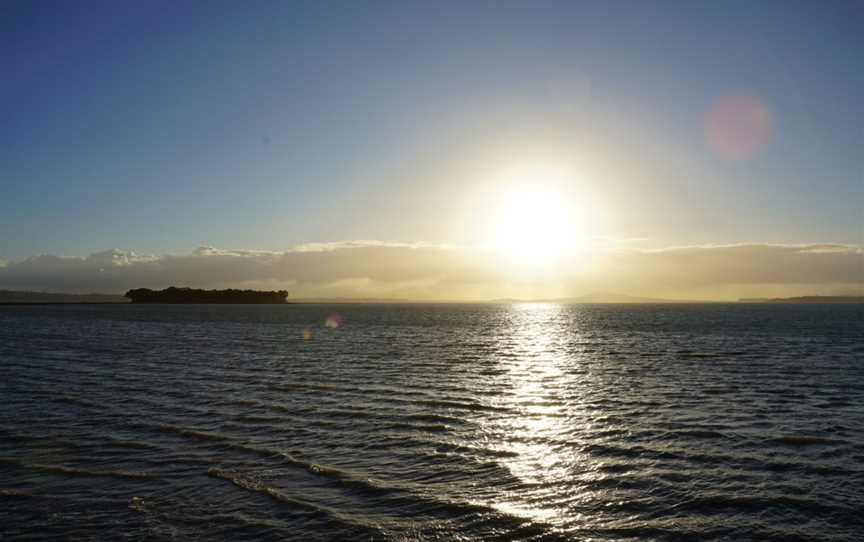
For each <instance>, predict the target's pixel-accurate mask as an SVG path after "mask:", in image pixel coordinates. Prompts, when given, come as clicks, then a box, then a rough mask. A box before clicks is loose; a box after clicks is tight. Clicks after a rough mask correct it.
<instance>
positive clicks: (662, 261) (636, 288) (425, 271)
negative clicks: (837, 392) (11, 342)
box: [0, 241, 864, 300]
mask: <svg viewBox="0 0 864 542" xmlns="http://www.w3.org/2000/svg"><path fill="white" fill-rule="evenodd" d="M171 285H177V286H194V287H201V288H227V287H235V288H264V289H277V288H280V289H281V288H284V289H287V290H289V291H290V292H291V297H292V298H304V297H387V298H403V299H429V300H435V299H452V300H471V299H494V298H502V297H518V298H549V297H567V296H578V295H581V294H585V293H589V292H598V291H603V292H617V293H625V294H629V295H635V296H642V297H663V298H678V299H736V298H738V297H754V296H756V297H765V296H771V297H773V296H787V295H813V294H825V295H861V294H862V293H864V251H862V249H861V247H856V246H850V245H839V244H824V245H760V244H740V245H725V246H690V247H672V248H666V249H659V250H637V249H620V248H617V249H606V250H599V251H597V252H594V253H592V254H589V255H584V256H581V257H579V258H573V259H570V260H568V261H566V262H560V263H559V265H558V266H556V267H555V268H554V269H551V268H550V269H544V270H542V271H534V272H529V271H526V270H524V269H519V268H518V267H516V268H514V266H513V263H512V262H507V261H505V260H503V259H501V258H499V257H498V256H496V255H495V254H494V253H491V252H488V251H483V250H479V249H472V248H464V247H442V246H430V245H407V244H388V243H380V242H374V241H359V242H347V243H332V244H317V245H306V246H301V247H297V248H295V249H293V250H289V251H285V252H273V251H255V250H222V249H216V248H212V247H202V248H199V249H197V250H195V251H194V252H192V253H191V254H186V255H162V256H153V255H140V254H136V253H134V252H125V251H120V250H109V251H105V252H99V253H95V254H91V255H89V256H87V257H62V256H53V255H40V256H34V257H31V258H27V259H25V260H22V261H19V262H0V289H14V290H39V291H54V292H70V293H85V292H105V293H123V292H125V291H126V290H128V289H131V288H138V287H146V288H163V287H167V286H171Z"/></svg>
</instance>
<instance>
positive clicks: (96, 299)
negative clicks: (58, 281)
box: [0, 290, 128, 304]
mask: <svg viewBox="0 0 864 542" xmlns="http://www.w3.org/2000/svg"><path fill="white" fill-rule="evenodd" d="M127 302H128V300H126V299H125V298H124V297H123V296H121V295H111V294H58V293H50V292H19V291H13V290H0V303H6V304H19V303H20V304H31V303H127Z"/></svg>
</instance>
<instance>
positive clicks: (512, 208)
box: [490, 172, 588, 269]
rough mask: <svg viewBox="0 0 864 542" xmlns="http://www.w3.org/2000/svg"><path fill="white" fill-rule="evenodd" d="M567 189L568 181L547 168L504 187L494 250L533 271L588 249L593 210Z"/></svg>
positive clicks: (494, 222) (493, 228)
mask: <svg viewBox="0 0 864 542" xmlns="http://www.w3.org/2000/svg"><path fill="white" fill-rule="evenodd" d="M567 188H568V186H567V182H566V179H562V178H559V177H556V176H552V175H549V174H545V173H543V172H537V173H534V174H527V175H522V176H520V177H518V178H516V179H512V182H507V183H502V184H501V185H499V188H498V190H496V195H495V197H494V198H493V200H494V211H493V216H492V219H491V220H490V232H491V235H490V238H491V239H490V240H491V245H492V247H493V248H494V250H495V251H497V252H498V253H499V254H500V255H502V256H503V257H505V258H506V259H507V260H508V261H509V262H510V263H512V264H515V265H517V266H518V267H521V268H526V269H530V268H540V267H549V266H552V265H554V264H557V263H559V262H561V261H562V260H563V259H565V258H567V257H569V256H571V255H573V254H574V253H575V252H578V251H579V250H580V249H581V248H583V246H584V239H585V236H586V234H587V232H588V227H587V224H586V221H587V220H588V213H587V212H585V211H584V210H580V209H579V206H578V205H577V202H576V201H575V200H574V198H573V195H572V194H571V193H570V191H568V190H567Z"/></svg>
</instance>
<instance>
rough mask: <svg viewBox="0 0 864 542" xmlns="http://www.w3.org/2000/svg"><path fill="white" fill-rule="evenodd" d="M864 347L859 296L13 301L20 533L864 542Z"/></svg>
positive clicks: (11, 438) (10, 518)
mask: <svg viewBox="0 0 864 542" xmlns="http://www.w3.org/2000/svg"><path fill="white" fill-rule="evenodd" d="M331 313H338V315H339V316H333V317H331V318H329V320H328V315H330V314H331ZM325 321H328V322H329V325H331V326H335V327H325V325H324V323H325ZM304 330H306V335H305V337H304ZM862 337H864V307H862V306H860V305H859V306H812V305H811V306H803V305H802V306H772V305H710V306H709V305H705V306H558V305H515V306H508V305H500V306H494V305H493V306H489V305H487V306H481V305H476V306H472V305H448V306H428V305H427V306H423V305H416V306H350V305H341V306H336V305H334V306H323V305H302V306H301V305H296V306H78V307H74V306H70V307H56V306H55V307H0V402H2V406H0V539H2V540H18V539H40V540H42V539H51V538H54V539H62V540H67V539H69V540H118V539H129V540H190V539H195V540H197V539H200V540H730V541H732V540H735V541H738V540H778V541H779V540H783V541H794V540H808V541H809V540H813V541H818V540H825V541H827V540H834V541H839V540H848V541H851V540H861V539H862V538H861V537H862V536H864V535H861V532H862V530H864V512H862V511H864V344H862V342H864V339H862Z"/></svg>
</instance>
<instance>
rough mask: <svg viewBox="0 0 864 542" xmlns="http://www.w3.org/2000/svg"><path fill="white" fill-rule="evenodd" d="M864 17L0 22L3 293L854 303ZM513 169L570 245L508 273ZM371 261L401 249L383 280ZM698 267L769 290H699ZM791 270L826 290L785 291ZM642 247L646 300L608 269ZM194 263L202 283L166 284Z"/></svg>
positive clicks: (223, 10)
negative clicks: (537, 191)
mask: <svg viewBox="0 0 864 542" xmlns="http://www.w3.org/2000/svg"><path fill="white" fill-rule="evenodd" d="M862 21H864V4H862V3H861V2H854V1H853V2H838V1H826V2H795V1H782V2H781V1H765V2H734V1H729V2H717V3H700V2H684V1H681V2H678V1H673V0H668V1H662V2H649V1H638V2H635V1H634V2H626V1H605V2H542V1H535V2H527V1H522V2H507V1H498V2H482V1H477V2H385V1H380V2H377V1H376V2H299V1H297V2H269V1H253V2H219V1H208V2H190V1H179V2H178V1H175V2H161V1H154V2H122V3H118V2H98V1H92V2H86V3H80V2H70V1H54V2H48V1H22V2H18V1H6V2H2V3H0V69H2V74H3V84H2V85H0V171H2V174H0V288H4V287H6V288H24V287H27V288H35V289H46V290H58V291H59V290H62V291H84V290H86V291H119V289H120V288H125V287H127V285H128V287H132V286H135V285H142V286H143V285H152V286H168V285H169V284H171V283H177V282H181V281H185V282H186V283H187V284H188V285H199V286H211V285H242V284H246V285H250V284H252V285H268V284H269V285H277V284H278V285H287V286H289V290H291V289H293V291H296V292H304V293H306V294H308V295H325V294H328V293H333V295H337V294H338V295H348V296H351V295H395V296H400V295H405V296H407V295H411V296H418V297H423V298H426V297H428V298H440V297H455V298H471V297H488V296H491V297H499V295H497V294H501V295H500V296H504V295H515V296H520V295H527V296H531V295H547V294H552V293H554V294H562V295H570V294H577V293H580V292H586V291H589V290H593V289H596V288H602V289H603V290H607V291H608V290H618V291H620V290H622V289H623V290H626V291H624V292H622V293H629V294H632V295H640V294H642V295H646V294H651V295H655V294H662V295H666V296H670V295H671V296H683V297H693V296H712V297H729V298H734V297H735V296H737V295H739V294H749V293H751V291H756V290H759V289H761V290H766V291H767V290H770V291H772V292H778V293H792V294H795V293H818V292H828V291H831V292H849V291H854V290H855V289H856V288H857V287H858V286H857V285H858V284H860V283H861V282H862V279H861V275H858V276H856V275H855V273H854V270H855V269H856V267H855V265H859V264H858V263H856V262H858V261H860V260H861V258H862V256H861V248H860V247H861V246H862V245H864V233H862V232H864V229H862V224H864V158H862V154H861V149H862V144H864V137H862V136H864V131H862V126H864V108H862V104H861V97H862V96H864V69H862V68H864V66H862V60H861V54H860V51H862V50H864V28H862ZM550 171H554V172H555V173H554V174H550V173H549V172H550ZM513 172H528V173H526V174H523V175H522V176H521V177H520V178H519V180H518V182H519V183H521V184H522V185H523V188H524V186H525V185H531V184H532V183H533V184H538V185H542V184H553V185H555V190H556V192H555V194H556V195H554V196H552V198H551V199H553V200H554V199H562V200H563V199H566V200H567V202H568V203H567V206H566V213H567V215H568V219H567V221H566V223H563V222H562V224H563V225H562V226H561V227H560V228H559V227H557V226H556V230H562V231H556V233H555V234H554V235H553V236H550V237H549V238H550V239H551V240H552V244H554V245H555V246H561V247H563V245H565V244H568V243H571V244H578V245H579V250H578V251H577V252H579V254H578V255H574V254H573V253H571V252H569V251H565V250H564V249H563V248H561V250H560V252H561V254H556V255H555V258H551V259H549V261H546V262H545V264H544V265H543V266H541V267H542V269H533V270H528V269H524V268H522V269H511V270H510V271H508V270H507V269H506V268H507V264H506V262H504V263H502V261H501V258H497V259H496V257H494V256H493V255H490V253H489V252H488V251H486V250H485V249H484V248H483V247H484V246H485V244H488V242H489V240H490V238H494V237H495V233H494V231H493V233H491V234H490V230H496V229H497V230H499V232H500V231H508V232H512V231H513V230H514V225H520V224H529V223H533V222H536V221H537V220H536V219H542V216H543V215H544V214H548V213H546V212H544V211H545V209H544V208H543V205H542V204H541V205H540V207H541V208H540V209H539V210H535V212H534V214H531V213H522V215H523V216H521V217H519V216H511V217H510V219H509V220H510V224H505V225H502V224H501V219H500V217H498V214H500V209H498V208H497V207H496V206H497V205H498V204H497V203H496V202H498V201H499V199H500V198H499V197H498V196H499V195H500V193H502V192H503V191H505V190H507V189H509V188H508V186H509V184H512V183H511V181H512V178H513V177H514V175H513ZM496 213H498V214H496ZM519 214H520V211H519V207H518V204H517V206H516V208H515V210H512V211H511V215H519ZM496 217H498V218H496ZM574 217H575V218H574ZM505 221H506V220H505ZM526 227H527V226H526ZM526 231H528V232H529V233H530V234H531V235H526V236H521V237H520V238H519V239H520V241H519V242H520V243H523V244H524V243H530V242H531V241H530V239H531V238H532V235H533V232H532V231H531V230H526ZM538 235H542V232H540V233H539V234H538ZM523 237H524V239H523ZM536 237H537V236H536V235H535V236H534V238H536ZM586 239H587V240H588V241H586ZM202 247H203V248H202ZM381 247H388V249H389V250H391V251H397V252H398V251H403V252H405V255H404V257H401V256H398V257H397V256H394V255H393V254H390V253H388V258H392V261H389V260H386V259H385V260H383V261H376V262H375V265H373V267H375V266H380V267H382V268H383V269H384V270H386V272H384V274H383V275H382V276H379V274H380V273H379V271H373V270H372V268H369V267H368V266H367V265H366V264H365V263H363V262H364V260H363V256H362V255H361V253H363V254H365V253H371V252H375V251H380V250H381ZM825 247H830V250H829V249H826V248H825ZM709 249H713V250H714V251H715V253H716V254H724V255H726V256H729V254H728V252H724V251H728V250H732V249H735V250H737V249H742V250H744V252H747V251H748V250H750V251H751V252H747V254H749V255H748V256H747V257H746V258H745V260H746V262H747V265H751V264H752V265H756V264H759V265H762V266H764V267H765V269H764V271H765V273H768V274H767V275H765V276H762V275H759V273H756V275H759V276H758V277H757V276H756V275H754V276H752V277H751V276H748V277H742V276H740V275H737V274H736V270H737V269H740V266H736V265H735V264H734V263H733V262H734V258H732V259H729V260H722V259H721V260H720V261H721V262H725V263H727V264H728V265H729V266H730V267H728V268H727V269H725V271H724V268H723V265H721V266H720V269H719V270H712V271H711V272H710V273H709V272H708V270H707V269H703V268H702V267H700V265H702V264H700V263H699V262H698V261H696V260H698V258H696V257H695V256H693V255H694V254H704V251H706V250H709ZM757 249H758V250H757ZM418 250H420V251H421V252H423V251H425V252H424V254H426V253H427V252H428V253H434V254H437V255H438V256H436V258H437V259H435V261H434V262H432V261H430V260H429V259H428V258H429V256H428V255H420V253H418ZM568 250H569V248H568ZM753 250H756V252H752V251H753ZM788 250H791V251H793V252H795V253H796V254H805V255H810V256H813V255H814V254H815V255H818V256H813V257H815V258H817V259H818V262H815V263H812V265H813V266H815V268H818V269H821V270H822V274H821V275H818V276H817V275H811V274H809V273H810V272H809V271H805V269H810V268H809V267H808V266H810V265H811V264H810V263H806V264H805V263H803V262H799V261H797V260H795V266H796V267H794V268H789V269H788V273H787V274H786V275H784V276H775V275H776V268H777V266H778V264H779V263H780V261H781V260H779V259H777V258H781V256H779V254H781V253H782V254H786V252H784V251H788ZM370 251H371V252H370ZM676 251H678V252H676ZM760 251H761V252H760ZM796 251H797V252H796ZM733 252H734V250H733ZM316 253H320V254H317V255H316ZM826 253H830V254H832V255H835V256H836V255H837V254H845V255H847V256H849V257H850V258H851V261H852V262H853V265H852V267H851V268H850V269H852V271H851V272H852V275H851V276H850V275H849V273H850V271H849V269H846V268H845V267H843V266H844V265H847V263H848V262H847V263H841V262H827V263H826V261H823V259H820V258H823V256H824V255H825V254H826ZM337 254H339V255H344V254H348V255H351V257H349V258H347V260H344V261H342V260H340V261H339V263H333V264H332V265H338V266H340V269H339V272H338V273H336V272H329V271H327V272H325V270H324V269H320V268H318V267H315V266H314V265H312V264H311V263H308V262H309V260H310V259H316V258H317V260H321V259H326V257H325V256H326V255H329V256H331V257H332V256H334V255H337ZM682 254H685V255H690V256H686V257H685V256H682ZM741 254H743V253H739V252H735V257H736V258H737V257H741ZM519 255H521V256H526V253H519ZM658 255H663V256H664V257H666V258H669V262H670V263H669V265H670V266H671V267H669V269H673V270H674V272H672V271H668V272H663V273H661V272H659V271H657V273H658V278H657V281H659V282H658V283H657V284H655V285H654V286H651V287H650V288H649V287H647V286H645V285H640V284H639V281H638V280H635V279H634V280H631V279H626V280H625V278H623V277H621V276H619V275H616V274H615V273H614V272H613V271H614V269H615V267H614V266H615V265H618V264H616V263H615V262H620V261H621V258H627V257H634V258H636V259H637V260H639V261H640V262H643V263H640V264H639V265H645V266H647V267H650V266H651V265H653V264H649V263H647V262H648V261H649V260H650V261H654V260H656V259H657V258H658V257H659V256H658ZM301 256H302V257H301ZM729 257H730V258H731V256H729ZM843 257H844V258H845V257H846V256H843ZM226 258H228V260H226ZM231 258H234V260H231ZM400 258H401V259H400ZM693 258H696V259H693ZM187 260H189V261H192V260H195V261H196V262H197V263H196V264H195V265H202V266H204V267H205V268H207V269H210V268H217V267H218V270H216V271H214V273H215V274H214V275H213V278H212V280H211V279H207V280H204V279H201V278H197V277H204V276H210V275H208V274H207V273H202V274H198V275H183V274H182V273H181V274H171V273H169V272H168V271H167V269H169V268H170V269H174V268H173V267H172V265H174V264H176V263H177V262H179V261H187ZM235 260H236V261H235ZM241 260H242V262H243V265H247V264H250V263H251V264H252V267H255V266H257V265H259V264H261V262H270V263H268V264H266V265H270V266H271V267H269V268H268V269H270V271H269V272H267V273H260V272H259V273H258V274H256V273H255V272H252V271H250V270H248V269H246V268H245V267H243V265H239V264H237V265H235V263H237V262H239V261H241ZM317 260H316V261H317ZM403 260H404V261H403ZM457 260H458V261H463V260H467V261H469V262H471V265H474V266H479V267H483V268H484V269H487V268H488V269H491V270H494V278H490V276H488V275H484V274H483V273H479V275H478V273H474V272H472V273H473V274H472V273H468V275H470V277H468V278H471V280H469V281H468V282H465V280H466V276H464V275H463V271H464V269H463V267H464V266H462V267H460V265H461V264H459V265H457V264H456V263H454V262H455V261H457ZM504 260H506V258H504ZM552 260H554V261H552ZM226 261H230V262H235V263H231V264H229V263H226ZM277 261H278V262H282V263H280V264H279V266H281V267H279V268H278V269H279V270H278V271H276V270H275V267H273V266H275V265H276V264H275V263H274V262H277ZM285 261H291V262H292V265H293V267H288V268H286V267H285V266H284V265H283V263H284V262H285ZM784 261H785V260H784ZM808 261H809V260H808ZM845 261H846V260H844V262H845ZM58 262H59V263H58ZM166 262H173V263H172V264H170V265H169V264H167V263H166ZM252 262H257V263H252ZM400 262H401V263H400ZM445 262H446V265H445ZM787 263H788V262H787ZM55 264H56V265H55ZM553 264H554V265H553ZM232 265H234V266H235V267H236V268H237V269H238V270H239V269H241V268H242V269H244V270H245V271H242V272H240V271H237V272H236V273H234V272H233V271H232V272H231V273H227V274H226V273H223V271H225V268H226V266H229V267H230V266H232ZM261 265H265V264H261ZM316 265H317V264H316ZM664 265H665V264H664ZM742 265H743V264H742ZM69 266H72V267H75V266H78V267H75V269H79V268H80V269H79V270H78V271H73V270H72V269H71V268H70V267H69ZM136 266H138V267H136ZM140 266H144V267H140ZM154 266H156V267H158V269H159V271H158V272H157V271H154V269H156V267H154ZM139 267H140V268H139ZM516 267H518V266H516ZM552 267H554V268H555V269H552ZM132 268H135V269H136V270H138V271H141V272H142V273H144V274H143V275H139V274H131V275H128V272H129V270H130V269H132ZM145 268H146V270H145ZM312 268H314V269H317V271H316V273H317V275H316V276H317V277H318V278H317V279H315V280H312V277H311V276H310V275H309V271H308V270H309V269H312ZM408 268H411V270H410V271H408ZM81 269H87V270H88V271H86V272H84V271H80V270H81ZM433 269H435V271H432V270H433ZM664 269H666V267H664ZM860 269H864V267H860ZM100 270H101V271H100ZM106 270H107V271H108V272H112V271H117V272H118V273H119V272H120V271H123V272H126V273H127V275H128V277H129V278H128V279H126V280H125V281H114V282H112V281H111V280H107V279H106V278H105V277H104V273H105V272H106ZM398 270H402V271H404V273H403V274H402V275H400V274H399V273H398V272H397V271H398ZM424 270H425V271H424ZM685 270H689V271H687V272H693V273H697V272H698V273H701V274H702V275H701V276H700V278H699V279H698V280H696V279H694V280H696V282H699V283H700V284H701V285H699V286H694V285H690V286H687V287H684V286H680V285H681V281H680V280H679V281H675V280H673V279H672V278H671V277H672V276H673V275H675V274H676V273H681V272H685ZM772 270H773V271H772ZM138 271H136V273H137V272H138ZM145 271H146V272H145ZM217 271H218V272H217ZM334 271H335V270H334ZM82 273H83V274H82ZM232 273H234V274H232ZM484 273H485V272H484ZM592 273H593V274H592ZM633 273H636V271H633ZM772 273H773V274H772ZM373 275H374V276H373ZM480 275H482V276H483V279H482V280H480V279H478V278H477V276H480ZM589 275H590V276H591V277H593V278H590V277H589ZM805 275H806V280H804V278H802V277H803V276H805ZM603 276H606V277H607V278H606V279H605V280H604V279H602V277H603ZM100 277H101V278H100ZM217 277H218V278H217ZM298 277H306V278H305V279H302V278H298ZM322 277H330V278H331V279H332V280H330V281H329V282H328V281H326V280H324V279H323V278H322ZM613 277H616V278H615V279H614V280H613ZM703 279H705V280H703ZM709 279H710V280H709ZM748 281H749V282H748ZM133 282H134V284H132V283H133ZM198 282H200V283H201V284H198ZM703 282H704V284H702V283H703ZM193 283H195V284H193ZM469 283H470V286H468V285H466V284H469ZM456 284H458V286H455V285H456ZM664 284H665V286H664ZM670 284H671V285H672V286H675V285H676V284H677V285H679V286H676V287H672V286H669V285H670ZM688 284H689V283H688ZM742 296H743V295H742Z"/></svg>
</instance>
